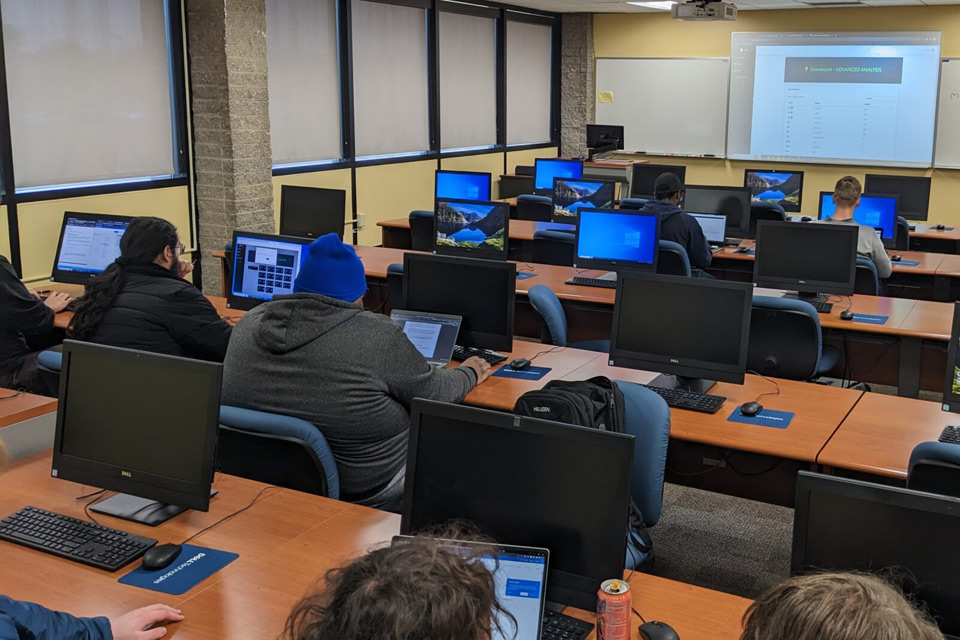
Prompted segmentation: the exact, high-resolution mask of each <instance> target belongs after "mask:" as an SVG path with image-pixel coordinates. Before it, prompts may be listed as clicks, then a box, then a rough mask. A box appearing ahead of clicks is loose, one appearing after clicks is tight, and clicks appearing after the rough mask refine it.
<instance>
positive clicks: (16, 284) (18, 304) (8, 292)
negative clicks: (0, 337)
mask: <svg viewBox="0 0 960 640" xmlns="http://www.w3.org/2000/svg"><path fill="white" fill-rule="evenodd" d="M53 318H54V313H53V311H52V310H51V309H50V308H49V307H47V306H46V305H45V304H43V301H42V300H38V299H37V298H36V297H35V296H34V295H33V294H31V293H30V291H28V290H27V288H26V287H25V286H24V284H23V283H22V282H20V280H19V279H18V278H17V276H16V275H15V274H13V273H11V272H10V271H8V270H7V269H5V268H2V266H0V326H3V328H4V329H6V330H8V331H17V332H20V333H22V334H24V335H27V336H31V335H42V334H44V333H47V332H49V331H53Z"/></svg>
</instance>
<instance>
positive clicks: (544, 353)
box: [530, 347, 566, 362]
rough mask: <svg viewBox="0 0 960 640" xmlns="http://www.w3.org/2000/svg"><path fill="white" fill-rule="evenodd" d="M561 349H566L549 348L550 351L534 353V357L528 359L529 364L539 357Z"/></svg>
mask: <svg viewBox="0 0 960 640" xmlns="http://www.w3.org/2000/svg"><path fill="white" fill-rule="evenodd" d="M561 349H566V347H553V348H551V349H546V350H545V351H541V352H539V353H536V354H534V356H533V357H532V358H530V362H533V361H534V360H536V359H537V358H539V357H540V356H545V355H547V354H549V353H553V352H554V351H560V350H561Z"/></svg>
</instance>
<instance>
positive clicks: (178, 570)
mask: <svg viewBox="0 0 960 640" xmlns="http://www.w3.org/2000/svg"><path fill="white" fill-rule="evenodd" d="M238 557H239V555H238V554H236V553H230V552H229V551H217V550H216V549H206V548H204V547H195V546H193V545H192V544H185V545H183V551H181V552H180V555H179V556H177V559H176V560H174V561H173V562H171V563H170V566H168V567H167V568H166V569H160V570H159V571H147V570H145V569H144V568H143V567H137V568H136V569H134V570H133V571H131V572H130V573H128V574H127V575H125V576H123V577H122V578H120V580H119V582H120V584H129V585H133V586H134V587H140V588H141V589H149V590H150V591H159V592H160V593H169V594H170V595H174V596H179V595H181V594H184V593H186V592H187V591H189V590H190V589H193V588H194V587H195V586H197V585H198V584H200V583H201V582H203V581H204V580H206V579H207V578H209V577H210V576H212V575H213V574H215V573H216V572H217V571H220V569H223V568H224V567H225V566H227V565H228V564H230V563H231V562H233V561H234V560H236V559H237V558H238Z"/></svg>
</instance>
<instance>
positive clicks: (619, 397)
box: [513, 376, 653, 560]
mask: <svg viewBox="0 0 960 640" xmlns="http://www.w3.org/2000/svg"><path fill="white" fill-rule="evenodd" d="M513 412H514V413H515V414H516V415H519V416H527V417H530V418H541V419H543V420H552V421H554V422H564V423H566V424H574V425H577V426H581V427H590V428H593V429H600V430H601V431H613V432H615V433H626V418H625V413H626V412H625V409H624V404H623V392H622V391H620V388H619V387H617V385H615V384H614V383H613V381H612V380H610V378H605V377H603V376H597V377H595V378H590V379H589V380H577V381H569V382H568V381H565V380H552V381H550V382H548V383H547V384H545V385H544V386H543V388H542V389H539V390H538V391H528V392H527V393H525V394H523V395H522V396H520V397H519V398H518V399H517V403H516V404H515V405H514V407H513ZM627 538H628V539H629V540H630V542H632V543H633V544H634V546H635V547H636V548H637V549H639V550H640V552H641V553H644V554H646V555H647V557H648V560H652V558H653V541H652V540H651V539H650V534H649V533H648V532H647V525H646V524H645V523H644V521H643V514H642V513H641V512H640V508H639V507H638V506H637V504H636V503H635V502H634V501H633V498H632V497H631V498H630V508H629V520H628V531H627Z"/></svg>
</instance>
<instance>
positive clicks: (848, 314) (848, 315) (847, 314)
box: [840, 309, 853, 320]
mask: <svg viewBox="0 0 960 640" xmlns="http://www.w3.org/2000/svg"><path fill="white" fill-rule="evenodd" d="M840 319H841V320H853V311H850V309H847V310H846V311H841V312H840Z"/></svg>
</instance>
